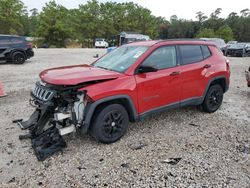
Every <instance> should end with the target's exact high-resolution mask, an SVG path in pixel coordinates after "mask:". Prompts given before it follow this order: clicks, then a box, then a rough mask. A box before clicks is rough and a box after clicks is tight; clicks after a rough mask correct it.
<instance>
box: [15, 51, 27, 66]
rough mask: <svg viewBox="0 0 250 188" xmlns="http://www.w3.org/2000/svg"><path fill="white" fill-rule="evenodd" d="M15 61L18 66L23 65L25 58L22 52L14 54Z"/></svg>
mask: <svg viewBox="0 0 250 188" xmlns="http://www.w3.org/2000/svg"><path fill="white" fill-rule="evenodd" d="M13 61H14V63H16V64H23V63H24V62H25V56H24V54H23V53H21V52H15V53H14V54H13Z"/></svg>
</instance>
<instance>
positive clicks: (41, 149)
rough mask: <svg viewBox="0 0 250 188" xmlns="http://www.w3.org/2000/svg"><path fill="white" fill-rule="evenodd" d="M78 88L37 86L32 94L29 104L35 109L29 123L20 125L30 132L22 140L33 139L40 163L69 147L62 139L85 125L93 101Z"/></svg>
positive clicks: (80, 86)
mask: <svg viewBox="0 0 250 188" xmlns="http://www.w3.org/2000/svg"><path fill="white" fill-rule="evenodd" d="M82 87H84V85H83V84H80V85H76V86H55V85H50V84H45V83H43V82H37V83H36V86H35V88H34V89H33V91H32V92H31V97H32V98H31V99H30V104H31V105H32V106H33V107H35V108H36V109H35V111H34V112H33V113H32V115H31V116H30V118H29V119H28V120H27V121H22V120H21V121H18V122H17V123H18V125H19V126H20V127H21V129H23V130H26V129H27V130H29V133H28V134H26V135H20V136H19V139H21V140H22V139H29V138H30V139H31V142H32V147H33V149H34V150H35V154H36V156H37V159H38V160H40V161H42V160H44V159H46V158H47V157H49V156H50V155H53V154H54V153H56V152H58V151H62V149H63V148H65V147H66V142H65V141H64V139H63V137H62V136H63V135H66V134H69V133H74V132H76V129H77V128H80V127H81V126H82V125H83V123H84V113H85V108H86V106H87V103H89V102H91V99H90V98H88V96H87V95H86V91H79V88H82Z"/></svg>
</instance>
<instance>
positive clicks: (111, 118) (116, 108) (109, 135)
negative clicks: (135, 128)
mask: <svg viewBox="0 0 250 188" xmlns="http://www.w3.org/2000/svg"><path fill="white" fill-rule="evenodd" d="M128 123H129V117H128V113H127V111H126V109H125V108H124V107H123V106H122V105H120V104H110V105H108V106H104V107H101V108H100V109H98V110H97V112H96V113H95V115H94V117H93V123H92V125H91V127H90V134H91V135H92V136H93V137H94V138H95V139H96V140H97V141H100V142H102V143H112V142H115V141H117V140H119V139H120V138H121V137H122V136H123V135H124V134H125V133H126V132H127V129H128Z"/></svg>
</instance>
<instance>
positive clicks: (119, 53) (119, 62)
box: [93, 46, 148, 72]
mask: <svg viewBox="0 0 250 188" xmlns="http://www.w3.org/2000/svg"><path fill="white" fill-rule="evenodd" d="M147 49H148V47H146V46H123V47H120V48H117V49H115V50H114V51H112V52H110V53H108V54H107V55H105V56H104V57H103V58H101V59H99V60H98V61H96V62H95V63H94V64H93V66H94V67H99V68H103V69H108V70H112V71H116V72H125V71H126V70H127V69H128V68H129V67H130V66H131V65H133V64H134V63H135V61H136V60H137V59H138V58H139V57H140V56H141V55H142V54H144V53H145V52H146V51H147Z"/></svg>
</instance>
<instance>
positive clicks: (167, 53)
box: [142, 46, 176, 70]
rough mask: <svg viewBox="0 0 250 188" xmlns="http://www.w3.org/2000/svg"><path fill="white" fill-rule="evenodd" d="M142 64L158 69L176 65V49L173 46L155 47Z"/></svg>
mask: <svg viewBox="0 0 250 188" xmlns="http://www.w3.org/2000/svg"><path fill="white" fill-rule="evenodd" d="M142 65H144V66H150V67H154V68H156V69H158V70H160V69H166V68H170V67H175V66H176V50H175V47H174V46H165V47H160V48H158V49H156V50H155V51H154V52H153V53H152V54H151V55H150V56H149V57H148V58H147V59H146V60H145V61H144V62H143V63H142Z"/></svg>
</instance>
